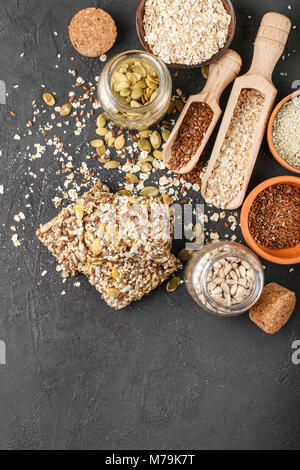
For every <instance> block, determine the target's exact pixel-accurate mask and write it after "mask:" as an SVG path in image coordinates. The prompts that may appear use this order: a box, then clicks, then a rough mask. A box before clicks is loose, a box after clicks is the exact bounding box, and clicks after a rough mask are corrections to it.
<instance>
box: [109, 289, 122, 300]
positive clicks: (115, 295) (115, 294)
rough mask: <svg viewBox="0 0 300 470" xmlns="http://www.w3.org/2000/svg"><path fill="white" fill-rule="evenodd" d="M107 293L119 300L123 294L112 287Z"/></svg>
mask: <svg viewBox="0 0 300 470" xmlns="http://www.w3.org/2000/svg"><path fill="white" fill-rule="evenodd" d="M106 293H107V295H110V296H111V297H114V298H116V299H117V298H118V297H119V296H120V294H121V292H120V291H119V289H115V288H114V287H111V288H109V289H107V290H106Z"/></svg>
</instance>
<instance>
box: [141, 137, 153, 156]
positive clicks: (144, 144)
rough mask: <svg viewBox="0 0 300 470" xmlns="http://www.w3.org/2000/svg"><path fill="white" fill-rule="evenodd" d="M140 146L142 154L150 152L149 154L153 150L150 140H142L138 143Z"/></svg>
mask: <svg viewBox="0 0 300 470" xmlns="http://www.w3.org/2000/svg"><path fill="white" fill-rule="evenodd" d="M138 145H139V148H140V150H141V151H142V152H148V153H150V152H151V149H152V148H151V144H150V142H149V140H147V139H144V138H141V139H139V141H138Z"/></svg>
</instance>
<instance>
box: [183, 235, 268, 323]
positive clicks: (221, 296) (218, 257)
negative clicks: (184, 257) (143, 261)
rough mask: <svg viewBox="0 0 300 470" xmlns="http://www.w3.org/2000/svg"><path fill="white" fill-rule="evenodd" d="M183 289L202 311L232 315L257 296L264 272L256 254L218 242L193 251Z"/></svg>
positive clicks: (228, 243) (253, 300)
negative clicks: (185, 287) (185, 288)
mask: <svg viewBox="0 0 300 470" xmlns="http://www.w3.org/2000/svg"><path fill="white" fill-rule="evenodd" d="M185 281H186V286H187V289H188V291H189V293H190V295H191V296H192V298H193V299H194V300H195V301H196V302H197V303H198V304H199V305H200V307H202V308H203V309H204V310H206V311H208V312H210V313H213V314H215V315H219V316H224V317H225V316H227V317H232V316H235V315H240V314H241V313H244V312H246V311H248V310H249V309H250V308H251V307H252V306H253V305H254V304H255V303H256V302H257V301H258V299H259V298H260V296H261V293H262V289H263V286H264V272H263V268H262V265H261V262H260V261H259V259H258V257H257V256H256V255H255V254H254V253H253V252H252V251H251V250H249V248H247V247H245V246H243V245H240V244H239V243H235V242H228V241H219V242H213V243H208V244H206V245H204V246H203V247H202V248H201V249H200V250H199V251H195V252H194V254H193V255H192V257H191V259H190V261H189V262H188V264H187V267H186V270H185Z"/></svg>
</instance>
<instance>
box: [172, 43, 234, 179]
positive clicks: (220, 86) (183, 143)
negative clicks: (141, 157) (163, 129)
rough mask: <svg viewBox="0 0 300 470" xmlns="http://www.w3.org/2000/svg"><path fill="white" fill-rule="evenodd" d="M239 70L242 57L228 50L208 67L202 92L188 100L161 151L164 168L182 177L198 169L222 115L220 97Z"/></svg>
mask: <svg viewBox="0 0 300 470" xmlns="http://www.w3.org/2000/svg"><path fill="white" fill-rule="evenodd" d="M241 66H242V59H241V57H240V56H239V54H237V52H235V51H233V50H231V49H228V51H226V53H225V54H224V55H223V56H222V57H221V58H220V59H218V60H217V61H216V62H214V63H213V64H211V65H210V67H209V77H208V80H207V82H206V85H205V87H204V89H203V90H202V92H201V93H199V94H197V95H192V96H190V98H189V99H188V101H187V103H186V105H185V107H184V108H183V111H182V113H181V115H180V117H179V119H178V121H177V123H176V125H175V127H174V129H173V131H172V133H171V135H170V137H169V139H168V142H167V144H166V146H165V148H164V151H163V160H164V163H165V165H166V166H167V168H169V169H170V170H173V171H175V172H176V173H180V174H184V173H189V172H190V171H191V170H192V169H193V168H194V167H195V166H196V165H197V162H198V160H199V158H200V156H201V154H202V152H203V150H204V148H205V146H206V144H207V142H208V140H209V138H210V136H211V134H212V132H213V130H214V128H215V126H216V124H217V122H218V120H219V118H220V116H221V114H222V110H221V108H220V106H219V100H220V96H221V94H222V93H223V91H224V90H225V88H226V87H227V86H228V85H229V84H230V83H231V82H232V81H233V80H234V79H235V78H236V77H237V75H238V74H239V72H240V70H241Z"/></svg>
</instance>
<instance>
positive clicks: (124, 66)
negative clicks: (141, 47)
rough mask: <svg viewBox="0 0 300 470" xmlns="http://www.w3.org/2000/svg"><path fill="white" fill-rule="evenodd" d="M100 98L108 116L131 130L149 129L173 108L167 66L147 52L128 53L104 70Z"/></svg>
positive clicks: (99, 89) (119, 56)
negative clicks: (171, 106)
mask: <svg viewBox="0 0 300 470" xmlns="http://www.w3.org/2000/svg"><path fill="white" fill-rule="evenodd" d="M98 95H99V99H100V103H101V106H102V108H103V109H104V111H105V113H106V114H107V116H108V117H109V118H110V119H112V120H113V121H114V122H116V123H117V124H118V125H119V126H121V127H124V128H127V129H138V130H143V129H147V128H148V127H149V126H151V125H152V124H154V123H156V122H157V121H159V120H160V119H161V118H162V117H163V116H164V114H165V113H166V112H167V109H168V107H169V104H170V100H171V96H172V79H171V75H170V72H169V70H168V68H167V67H166V65H165V64H164V63H163V62H162V61H161V60H160V59H158V58H157V57H155V56H154V55H152V54H149V53H148V52H144V51H135V50H134V51H127V52H124V53H122V54H119V55H117V56H116V57H114V58H113V59H112V60H111V61H110V62H108V63H107V64H106V66H105V67H104V69H103V71H102V73H101V76H100V78H99V84H98Z"/></svg>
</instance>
